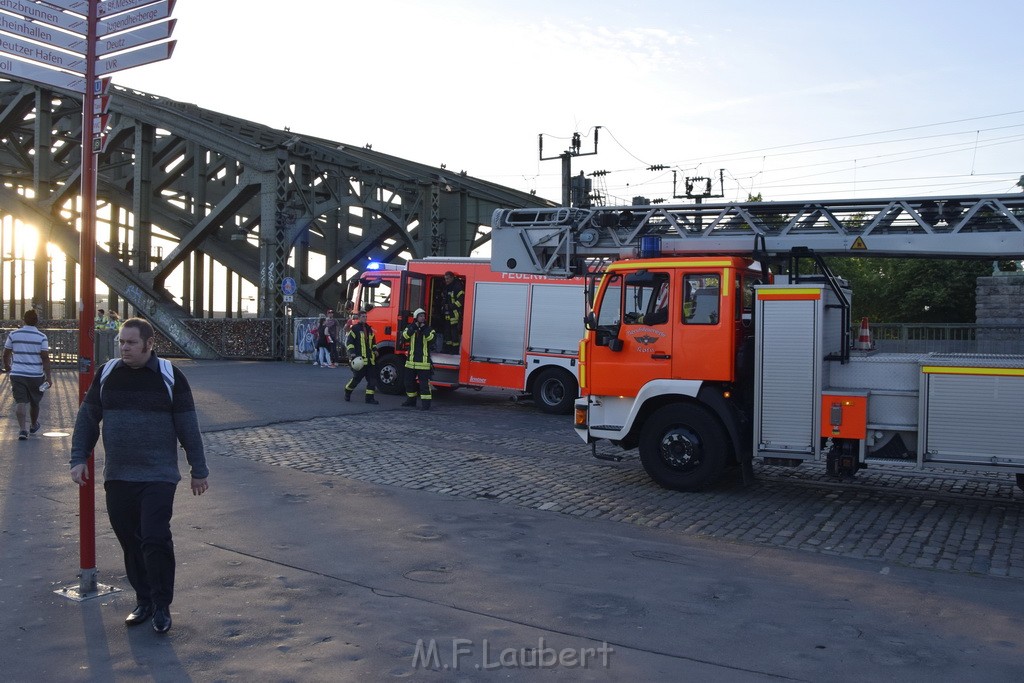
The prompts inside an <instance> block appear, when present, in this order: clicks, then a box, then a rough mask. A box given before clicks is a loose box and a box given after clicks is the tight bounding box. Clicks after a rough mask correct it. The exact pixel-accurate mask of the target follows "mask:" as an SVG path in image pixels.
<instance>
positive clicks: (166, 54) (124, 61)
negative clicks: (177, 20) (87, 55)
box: [96, 40, 178, 76]
mask: <svg viewBox="0 0 1024 683" xmlns="http://www.w3.org/2000/svg"><path fill="white" fill-rule="evenodd" d="M177 42H178V41H176V40H172V41H169V42H167V43H158V44H156V45H150V46H149V47H143V48H139V49H138V50H132V51H131V52H119V53H118V54H117V55H115V56H113V57H107V58H106V59H98V60H96V75H97V76H102V75H103V74H112V73H114V72H115V71H122V70H124V69H130V68H132V67H133V66H142V65H143V64H149V63H150V62H159V61H160V60H163V59H170V57H171V53H173V52H174V46H175V45H176V44H177Z"/></svg>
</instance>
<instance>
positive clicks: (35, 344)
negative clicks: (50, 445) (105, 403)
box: [3, 309, 50, 441]
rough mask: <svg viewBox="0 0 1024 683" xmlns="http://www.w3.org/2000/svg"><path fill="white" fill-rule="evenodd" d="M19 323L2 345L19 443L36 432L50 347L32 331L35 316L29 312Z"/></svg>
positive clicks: (46, 379) (48, 366)
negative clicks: (12, 396)
mask: <svg viewBox="0 0 1024 683" xmlns="http://www.w3.org/2000/svg"><path fill="white" fill-rule="evenodd" d="M22 320H23V321H24V323H25V324H24V325H22V326H21V327H19V328H18V329H16V330H14V331H13V332H11V333H10V334H9V335H7V339H6V340H5V341H4V363H3V364H4V370H6V371H7V373H8V374H9V375H10V377H11V393H12V394H14V414H15V415H16V416H17V418H18V440H19V441H25V440H26V439H28V435H29V434H35V433H36V432H38V431H39V428H40V426H41V425H40V423H39V402H40V401H41V400H42V398H43V392H44V391H46V389H47V388H48V387H49V386H50V344H49V342H48V341H47V339H46V335H45V334H43V333H42V332H40V331H39V329H38V328H37V327H36V325H38V324H39V314H38V313H36V312H35V310H34V309H29V310H27V311H25V315H24V316H22ZM26 408H27V409H26Z"/></svg>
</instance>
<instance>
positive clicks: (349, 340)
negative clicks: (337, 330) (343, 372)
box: [345, 323, 377, 365]
mask: <svg viewBox="0 0 1024 683" xmlns="http://www.w3.org/2000/svg"><path fill="white" fill-rule="evenodd" d="M345 347H346V348H347V349H348V357H349V358H355V357H356V356H361V357H362V359H363V360H365V361H366V362H367V363H369V364H371V365H373V364H375V363H376V362H377V338H376V337H375V336H374V334H373V328H372V327H370V326H369V325H367V324H366V323H356V324H355V325H353V326H352V328H351V329H349V331H348V335H347V336H346V337H345Z"/></svg>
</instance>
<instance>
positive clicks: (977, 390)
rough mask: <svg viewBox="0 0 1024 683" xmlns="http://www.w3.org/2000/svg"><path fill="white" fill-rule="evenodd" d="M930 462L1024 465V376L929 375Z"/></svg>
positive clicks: (927, 450) (927, 430) (927, 446)
mask: <svg viewBox="0 0 1024 683" xmlns="http://www.w3.org/2000/svg"><path fill="white" fill-rule="evenodd" d="M925 384H926V386H927V390H926V391H927V404H926V405H927V408H926V411H927V412H926V418H925V419H926V424H925V428H924V431H925V438H926V440H925V444H924V449H925V455H924V459H925V460H926V461H929V462H949V463H976V464H984V465H993V466H1000V465H1007V466H1015V467H1020V466H1024V419H1021V406H1024V377H1021V376H1019V375H1017V376H1013V375H1010V376H1007V375H1002V376H1000V375H995V376H993V375H972V374H962V375H959V374H949V375H946V374H928V375H926V380H925Z"/></svg>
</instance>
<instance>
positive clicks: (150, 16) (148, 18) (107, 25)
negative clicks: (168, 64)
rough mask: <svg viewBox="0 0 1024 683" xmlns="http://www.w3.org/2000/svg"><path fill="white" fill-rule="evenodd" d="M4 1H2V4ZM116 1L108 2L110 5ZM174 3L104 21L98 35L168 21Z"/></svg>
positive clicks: (163, 2) (162, 1)
mask: <svg viewBox="0 0 1024 683" xmlns="http://www.w3.org/2000/svg"><path fill="white" fill-rule="evenodd" d="M3 1H4V0H0V2H3ZM114 1H115V0H107V2H108V3H110V2H114ZM174 2H175V0H160V2H155V3H153V4H150V5H146V6H145V7H142V8H140V9H137V10H135V11H134V12H125V13H124V14H116V15H114V16H112V17H110V18H109V19H104V20H103V21H101V22H99V23H98V24H97V25H96V35H97V36H100V37H103V36H107V35H110V34H111V33H118V32H120V31H127V30H128V29H130V28H135V27H137V26H145V25H146V24H152V23H153V22H154V21H160V20H161V19H166V18H167V17H169V16H171V12H172V11H173V10H174Z"/></svg>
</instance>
